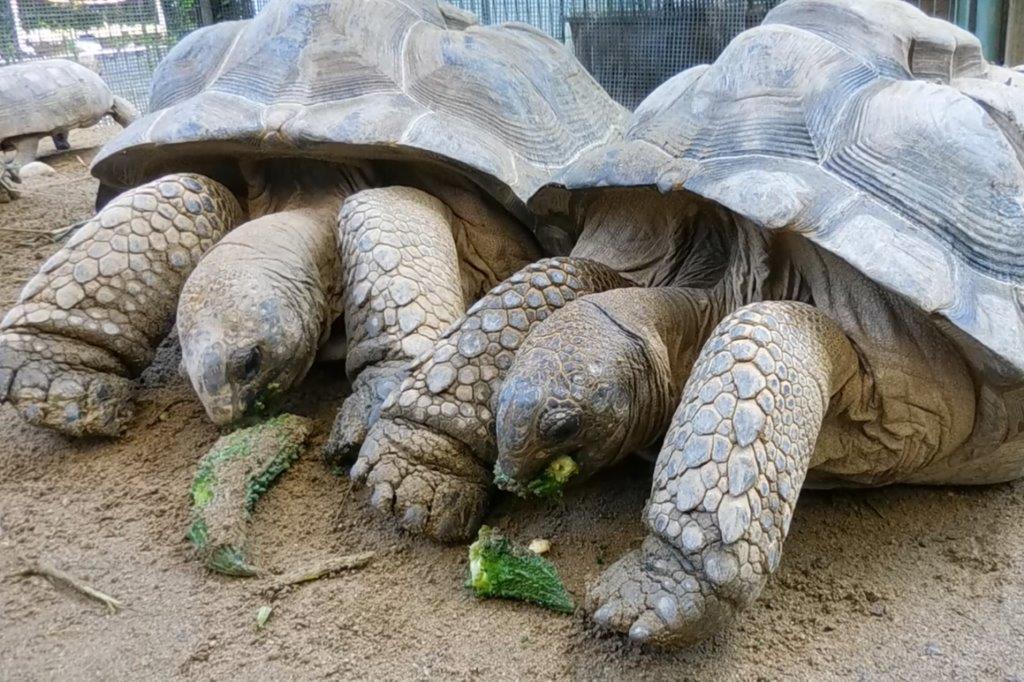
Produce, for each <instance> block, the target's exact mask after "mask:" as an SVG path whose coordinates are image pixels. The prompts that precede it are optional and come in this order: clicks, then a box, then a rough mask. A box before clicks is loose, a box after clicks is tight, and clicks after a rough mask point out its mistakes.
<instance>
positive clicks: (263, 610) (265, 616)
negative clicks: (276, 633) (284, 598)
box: [256, 606, 274, 630]
mask: <svg viewBox="0 0 1024 682" xmlns="http://www.w3.org/2000/svg"><path fill="white" fill-rule="evenodd" d="M273 612H274V607H273V606H261V607H260V610H259V611H257V612H256V629H257V630H262V629H263V626H264V625H266V624H267V621H268V620H269V619H270V614H271V613H273Z"/></svg>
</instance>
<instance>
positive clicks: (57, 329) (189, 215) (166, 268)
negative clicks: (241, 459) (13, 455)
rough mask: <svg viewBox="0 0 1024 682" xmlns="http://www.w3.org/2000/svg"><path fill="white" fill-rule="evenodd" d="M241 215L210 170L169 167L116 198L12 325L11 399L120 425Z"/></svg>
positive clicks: (82, 427) (36, 413)
mask: <svg viewBox="0 0 1024 682" xmlns="http://www.w3.org/2000/svg"><path fill="white" fill-rule="evenodd" d="M241 216H242V210H241V208H240V207H239V205H238V202H237V201H236V200H235V197H234V196H233V195H232V194H231V193H230V192H229V191H228V190H227V188H225V187H224V186H223V185H221V184H219V183H217V182H215V181H213V180H210V179H209V178H205V177H202V176H199V175H189V174H182V175H168V176H167V177H164V178H161V179H159V180H155V181H153V182H150V183H148V184H145V185H142V186H141V187H138V188H136V189H133V190H130V191H128V192H125V193H124V194H122V195H121V196H119V197H118V198H117V199H115V200H114V201H112V202H110V204H108V205H107V206H106V207H105V208H104V209H103V210H102V211H100V212H99V213H98V214H97V215H96V217H94V218H93V219H92V220H90V221H89V222H87V223H86V224H85V225H83V226H82V227H81V228H79V230H78V231H77V232H76V233H75V234H74V235H73V236H72V237H71V239H70V240H69V241H68V243H67V244H66V245H65V246H64V247H63V248H62V249H61V250H60V251H58V252H57V253H56V254H54V255H53V256H52V257H51V258H50V259H49V260H48V261H46V263H44V264H43V266H42V268H41V269H40V271H39V274H37V275H36V276H35V277H34V278H32V280H31V281H29V283H28V284H27V285H26V286H25V289H24V290H23V291H22V292H21V296H20V298H19V299H18V304H17V305H16V306H15V307H14V308H13V309H11V311H10V312H9V313H8V314H7V316H6V317H5V318H4V320H3V322H0V397H6V399H7V400H9V401H11V403H13V404H14V405H15V406H16V407H17V408H18V410H19V411H20V412H21V415H22V417H24V418H25V420H26V421H28V422H30V423H32V424H37V425H41V426H47V427H50V428H53V429H57V430H58V431H62V432H64V433H66V434H69V435H73V436H82V435H106V436H112V435H117V434H118V433H120V432H121V430H122V429H123V427H124V425H125V423H126V422H127V421H128V419H129V418H130V417H131V397H132V394H133V389H134V383H133V382H132V381H131V379H132V378H133V377H135V376H136V375H137V374H138V373H139V372H141V371H142V370H143V369H144V368H145V367H146V366H147V365H148V364H149V363H150V361H151V360H152V358H153V353H154V350H155V348H156V345H157V344H158V343H159V341H160V340H161V339H162V338H163V337H164V336H165V335H166V334H167V332H168V331H169V329H170V327H171V324H172V322H173V320H174V310H175V306H176V305H177V302H178V293H179V291H180V290H181V286H182V283H183V282H184V281H185V277H186V276H187V275H188V274H189V273H190V272H191V271H192V268H193V267H194V266H195V264H196V263H197V262H198V261H199V258H200V257H201V256H202V255H203V253H205V252H206V250H207V249H209V248H210V247H211V246H212V245H213V244H214V243H215V242H216V241H217V240H218V239H220V237H221V236H222V235H223V234H224V233H225V232H226V231H227V230H229V229H231V227H233V226H234V225H235V223H237V222H238V221H239V220H240V219H241Z"/></svg>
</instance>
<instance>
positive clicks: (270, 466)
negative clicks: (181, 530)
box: [187, 414, 311, 576]
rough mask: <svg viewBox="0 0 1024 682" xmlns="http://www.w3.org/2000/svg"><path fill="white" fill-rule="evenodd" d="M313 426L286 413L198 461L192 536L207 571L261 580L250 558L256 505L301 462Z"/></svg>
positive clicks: (233, 435) (222, 443) (229, 437)
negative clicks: (250, 528) (251, 524)
mask: <svg viewBox="0 0 1024 682" xmlns="http://www.w3.org/2000/svg"><path fill="white" fill-rule="evenodd" d="M310 430H311V423H310V421H309V420H308V419H306V418H304V417H298V416H295V415H291V414H284V415H280V416H278V417H274V418H273V419H270V420H268V421H266V422H264V423H262V424H258V425H256V426H252V427H249V428H245V429H239V430H238V431H235V432H234V433H231V434H229V435H227V436H224V437H222V438H220V439H219V440H218V441H217V442H216V443H214V444H213V447H212V448H210V451H209V452H208V453H206V455H204V456H203V458H202V459H201V460H200V461H199V468H198V469H197V471H196V475H195V478H194V479H193V481H192V525H191V526H190V528H189V530H188V533H187V537H188V539H189V540H190V541H191V542H192V545H193V546H194V547H195V548H196V549H197V550H198V551H199V555H200V557H201V558H202V560H203V563H204V564H206V566H207V568H209V569H211V570H213V571H217V572H218V573H224V574H226V575H235V576H251V575H256V569H255V568H254V567H253V566H252V565H250V563H249V560H248V556H247V553H246V549H245V545H246V530H247V522H248V520H249V516H250V515H251V514H252V510H253V508H254V507H255V506H256V502H257V501H258V500H259V499H260V497H261V496H262V495H263V493H265V492H266V491H267V489H268V488H269V487H270V485H271V484H272V483H273V482H274V480H275V479H277V477H278V476H280V475H281V474H282V473H283V472H284V471H286V470H287V469H288V468H289V467H290V466H291V465H292V462H294V461H295V459H296V458H298V456H299V454H300V453H301V451H302V446H303V445H304V444H305V442H306V439H307V438H308V437H309V433H310Z"/></svg>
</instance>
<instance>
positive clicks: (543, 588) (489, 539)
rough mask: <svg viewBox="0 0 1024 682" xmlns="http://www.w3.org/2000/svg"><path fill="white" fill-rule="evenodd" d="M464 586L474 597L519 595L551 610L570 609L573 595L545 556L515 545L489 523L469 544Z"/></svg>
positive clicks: (510, 596)
mask: <svg viewBox="0 0 1024 682" xmlns="http://www.w3.org/2000/svg"><path fill="white" fill-rule="evenodd" d="M466 587H469V588H471V589H472V590H473V593H474V594H475V595H476V596H477V597H499V598H502V599H518V600H521V601H528V602H532V603H534V604H538V605H540V606H543V607H545V608H548V609H552V610H553V611H560V612H562V613H572V611H573V608H574V606H573V601H572V596H571V595H570V594H569V593H568V592H567V591H566V589H565V585H563V584H562V579H561V578H560V577H559V576H558V571H556V570H555V567H554V565H553V564H552V563H551V562H550V561H548V560H547V559H545V558H543V557H541V556H538V555H536V554H534V553H533V552H531V551H529V550H527V549H524V548H522V547H518V546H516V545H514V544H513V543H512V541H510V540H509V539H508V538H505V537H504V536H502V535H500V534H499V533H498V532H496V531H494V530H493V529H491V528H490V527H488V526H482V527H481V528H480V532H479V534H478V535H477V539H476V542H474V543H473V544H472V545H470V546H469V578H468V579H467V581H466Z"/></svg>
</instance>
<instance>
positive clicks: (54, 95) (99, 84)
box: [0, 59, 114, 140]
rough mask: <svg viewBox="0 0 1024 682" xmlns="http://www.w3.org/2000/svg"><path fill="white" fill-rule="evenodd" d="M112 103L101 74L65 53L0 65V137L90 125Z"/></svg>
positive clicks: (46, 133) (106, 111) (66, 129)
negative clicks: (43, 58)
mask: <svg viewBox="0 0 1024 682" xmlns="http://www.w3.org/2000/svg"><path fill="white" fill-rule="evenodd" d="M113 105H114V95H113V93H111V92H110V88H108V87H107V84H106V83H104V82H103V79H102V78H100V77H99V76H98V75H97V74H96V73H94V72H92V71H90V70H89V69H87V68H86V67H84V66H82V65H81V64H76V63H75V62H71V61H68V60H66V59H46V60H40V61H32V62H25V63H22V64H12V65H10V66H5V67H3V68H0V140H7V139H11V138H16V137H21V136H25V135H49V134H51V133H54V132H58V131H68V130H72V129H74V128H88V127H89V126H91V125H93V124H95V123H96V122H97V121H99V120H100V119H101V118H103V117H104V116H106V115H107V114H108V113H109V112H110V111H111V109H112V108H113Z"/></svg>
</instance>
